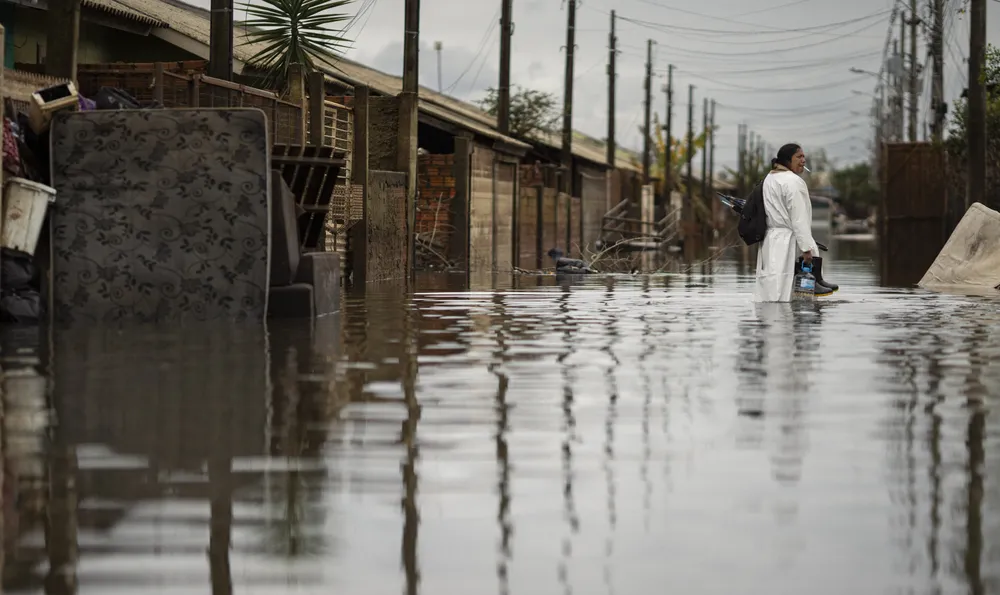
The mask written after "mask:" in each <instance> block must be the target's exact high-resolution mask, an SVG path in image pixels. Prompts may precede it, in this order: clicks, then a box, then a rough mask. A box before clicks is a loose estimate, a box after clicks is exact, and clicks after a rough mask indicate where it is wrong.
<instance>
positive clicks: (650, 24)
mask: <svg viewBox="0 0 1000 595" xmlns="http://www.w3.org/2000/svg"><path fill="white" fill-rule="evenodd" d="M890 12H891V11H888V10H880V11H878V12H874V13H871V14H868V15H865V16H863V17H857V18H853V19H848V20H846V21H839V22H834V23H827V24H825V25H814V26H810V27H795V28H794V29H778V28H770V30H769V31H761V30H759V29H753V30H747V31H736V30H732V29H729V30H722V29H703V28H700V27H684V26H681V25H668V24H666V23H657V22H654V21H647V20H645V19H634V18H629V17H623V16H619V17H618V18H619V19H620V20H623V21H626V22H628V23H632V24H633V25H637V26H640V27H646V28H649V29H656V30H661V31H664V32H672V31H690V32H692V33H709V34H713V35H777V34H784V33H802V32H812V34H813V35H816V34H821V33H824V32H828V30H830V29H838V28H840V27H844V26H847V25H854V24H857V23H861V22H864V21H867V20H870V19H874V18H878V17H884V16H886V15H887V14H889V13H890ZM756 26H757V27H762V26H763V25H756Z"/></svg>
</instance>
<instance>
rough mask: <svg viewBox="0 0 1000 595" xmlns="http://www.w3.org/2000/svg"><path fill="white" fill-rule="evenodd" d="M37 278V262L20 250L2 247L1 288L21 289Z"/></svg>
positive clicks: (0, 261)
mask: <svg viewBox="0 0 1000 595" xmlns="http://www.w3.org/2000/svg"><path fill="white" fill-rule="evenodd" d="M34 280H35V262H34V260H32V258H31V255H30V254H27V253H25V252H21V251H20V250H11V249H10V248H0V288H3V289H20V288H22V287H28V286H29V285H31V283H32V281H34Z"/></svg>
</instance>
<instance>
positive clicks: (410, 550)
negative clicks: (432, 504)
mask: <svg viewBox="0 0 1000 595" xmlns="http://www.w3.org/2000/svg"><path fill="white" fill-rule="evenodd" d="M407 306H409V304H407ZM403 346H404V352H403V377H402V385H403V399H404V402H405V404H406V420H405V421H403V432H402V434H403V435H402V438H403V444H404V445H405V446H406V462H405V463H404V464H403V465H402V468H401V470H402V476H403V502H402V506H403V545H402V549H403V551H402V557H403V568H404V570H405V572H406V592H407V594H408V595H416V594H417V592H418V591H419V587H420V569H419V566H418V563H417V534H418V532H419V526H420V512H419V510H418V508H417V459H418V458H419V457H420V448H419V446H418V445H417V424H418V422H419V420H420V404H419V403H418V402H417V391H416V383H417V361H416V360H417V354H416V352H415V350H416V338H415V336H414V330H413V309H412V308H411V307H407V309H406V311H405V313H404V316H403Z"/></svg>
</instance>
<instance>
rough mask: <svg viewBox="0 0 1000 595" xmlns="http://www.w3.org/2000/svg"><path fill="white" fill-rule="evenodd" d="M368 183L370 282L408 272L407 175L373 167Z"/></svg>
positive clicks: (398, 276)
mask: <svg viewBox="0 0 1000 595" xmlns="http://www.w3.org/2000/svg"><path fill="white" fill-rule="evenodd" d="M369 180H370V183H369V185H368V220H367V222H366V224H367V227H368V228H367V234H368V256H367V271H366V276H365V279H366V280H367V281H368V282H372V281H386V280H389V279H398V278H401V277H403V276H405V274H406V260H407V249H406V248H407V245H406V174H404V173H400V172H393V171H379V170H372V171H371V174H370V176H369Z"/></svg>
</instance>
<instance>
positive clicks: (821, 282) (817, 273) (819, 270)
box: [795, 256, 840, 296]
mask: <svg viewBox="0 0 1000 595" xmlns="http://www.w3.org/2000/svg"><path fill="white" fill-rule="evenodd" d="M801 270H802V257H801V256H800V257H799V258H798V260H796V261H795V273H796V274H798V273H799V272H800V271H801ZM812 276H813V277H815V278H816V295H817V296H823V295H830V294H831V293H833V292H835V291H837V290H838V289H840V286H839V285H837V284H836V283H830V282H829V281H827V280H826V279H824V278H823V257H821V256H813V257H812Z"/></svg>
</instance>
